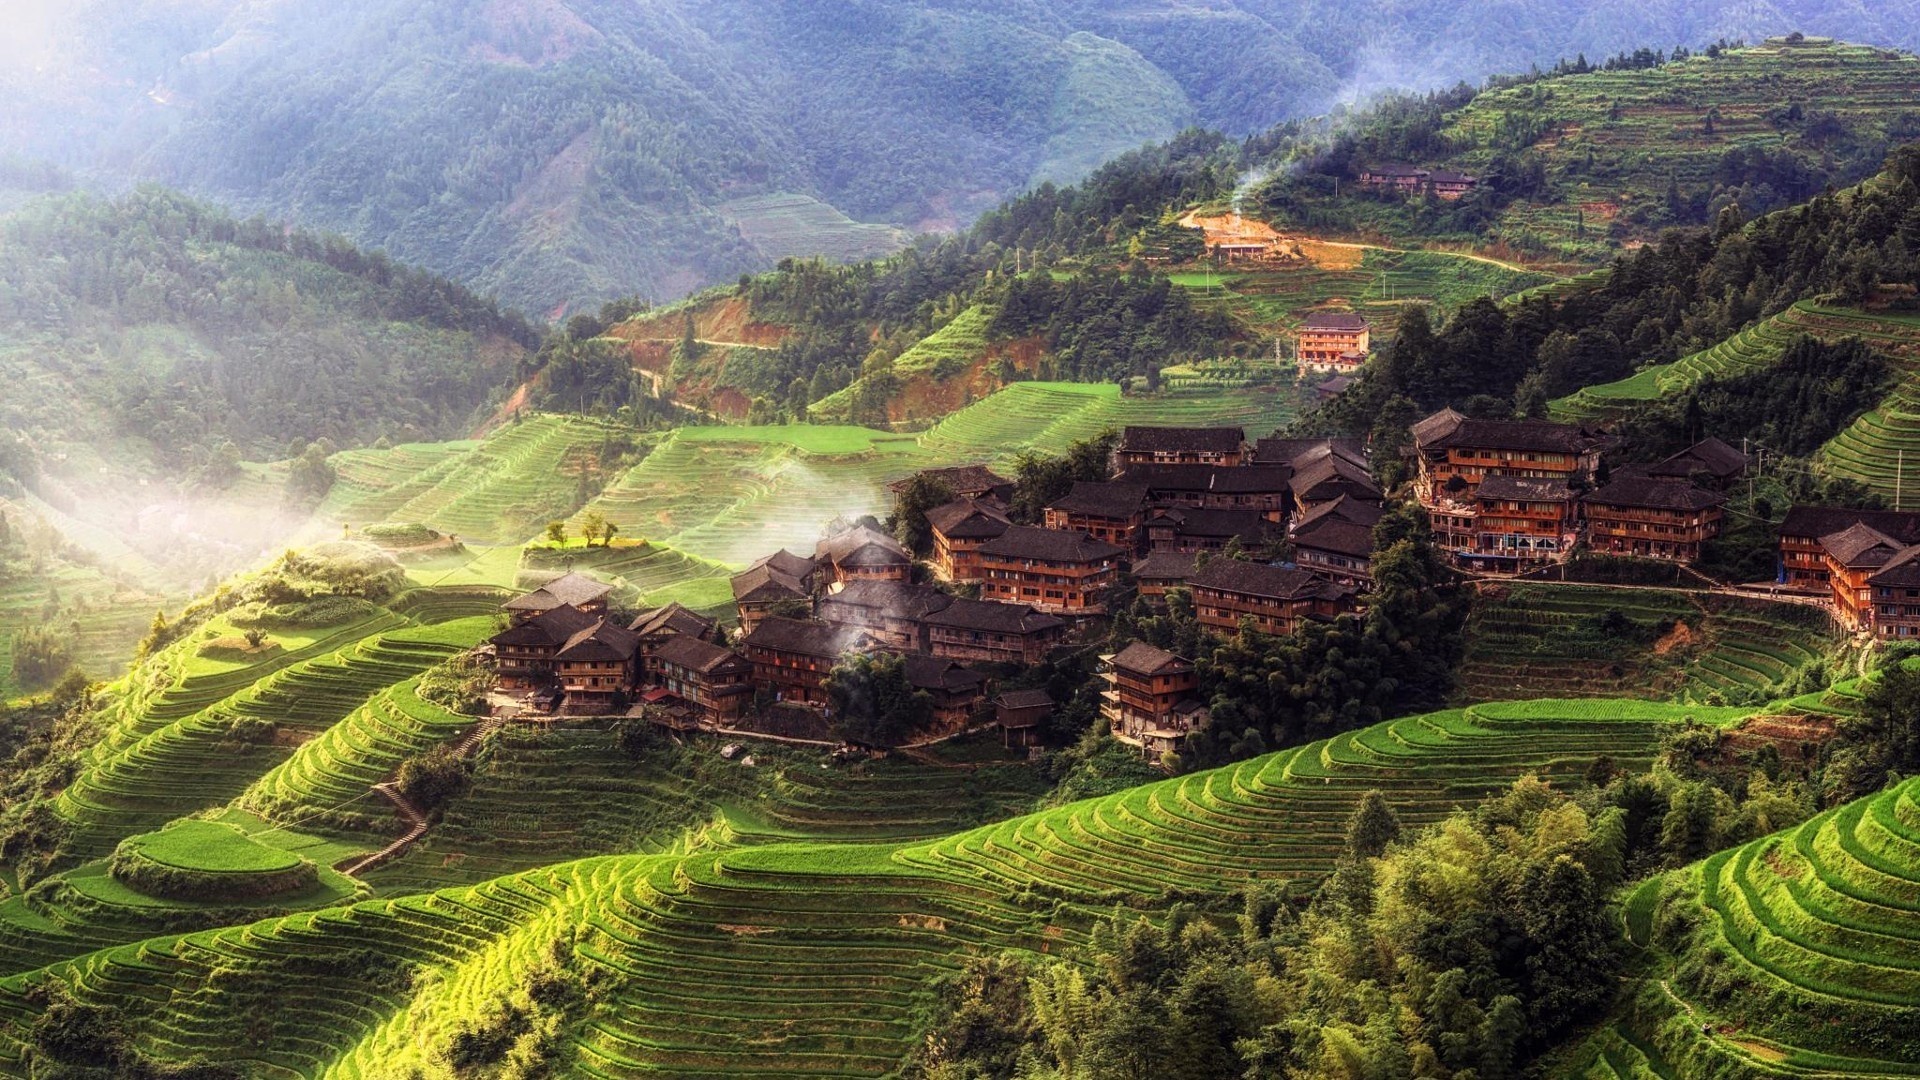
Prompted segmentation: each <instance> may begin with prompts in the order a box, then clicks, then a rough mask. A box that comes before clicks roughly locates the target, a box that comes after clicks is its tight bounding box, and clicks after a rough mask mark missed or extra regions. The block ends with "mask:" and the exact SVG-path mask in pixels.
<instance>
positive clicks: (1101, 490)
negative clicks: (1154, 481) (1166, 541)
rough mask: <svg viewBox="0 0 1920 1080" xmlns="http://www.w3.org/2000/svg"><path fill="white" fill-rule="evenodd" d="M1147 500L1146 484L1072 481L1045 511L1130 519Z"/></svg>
mask: <svg viewBox="0 0 1920 1080" xmlns="http://www.w3.org/2000/svg"><path fill="white" fill-rule="evenodd" d="M1146 501H1147V485H1145V484H1133V483H1108V482H1101V481H1090V480H1075V481H1074V482H1073V489H1072V490H1071V491H1068V492H1067V493H1066V494H1065V495H1063V496H1061V497H1060V498H1059V499H1057V500H1055V501H1054V503H1053V505H1052V506H1049V507H1047V509H1049V510H1058V511H1060V512H1061V513H1063V514H1082V515H1085V516H1087V517H1099V518H1115V519H1124V518H1130V517H1132V516H1133V515H1135V514H1137V513H1139V512H1140V508H1141V507H1142V506H1144V505H1145V504H1146Z"/></svg>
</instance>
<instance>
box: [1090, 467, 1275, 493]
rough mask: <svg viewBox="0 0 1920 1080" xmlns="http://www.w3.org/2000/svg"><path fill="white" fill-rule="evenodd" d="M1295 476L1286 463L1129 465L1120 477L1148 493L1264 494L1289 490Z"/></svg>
mask: <svg viewBox="0 0 1920 1080" xmlns="http://www.w3.org/2000/svg"><path fill="white" fill-rule="evenodd" d="M1292 475H1293V471H1292V470H1291V469H1289V468H1288V467H1287V466H1285V465H1268V464H1262V465H1238V466H1235V465H1130V466H1128V467H1127V469H1126V471H1125V472H1122V473H1121V474H1120V479H1121V480H1123V481H1125V482H1127V483H1129V484H1139V485H1142V486H1144V487H1145V488H1146V489H1147V494H1148V495H1149V496H1153V495H1158V494H1160V493H1163V492H1173V491H1181V492H1194V491H1200V492H1213V493H1215V494H1220V495H1264V494H1268V493H1270V492H1280V491H1285V490H1287V484H1288V481H1289V480H1290V479H1291V477H1292Z"/></svg>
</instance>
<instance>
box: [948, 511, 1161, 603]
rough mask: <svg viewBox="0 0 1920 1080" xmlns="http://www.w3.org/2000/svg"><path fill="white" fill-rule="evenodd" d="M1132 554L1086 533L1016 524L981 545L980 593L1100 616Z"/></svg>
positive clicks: (997, 598) (1006, 599)
mask: <svg viewBox="0 0 1920 1080" xmlns="http://www.w3.org/2000/svg"><path fill="white" fill-rule="evenodd" d="M1128 554H1129V552H1128V551H1127V550H1126V549H1125V548H1122V547H1120V546H1119V545H1117V544H1109V543H1107V542H1106V541H1104V540H1095V539H1094V538H1093V537H1091V536H1088V535H1087V534H1085V533H1074V532H1061V531H1059V530H1057V529H1036V528H1032V527H1030V526H1025V525H1014V526H1010V527H1009V528H1008V529H1007V531H1006V532H1004V533H1001V534H1000V535H999V536H997V537H995V538H994V539H992V540H989V541H987V542H986V543H984V544H982V545H980V568H981V584H980V595H981V596H982V597H983V598H985V599H988V600H1001V601H1005V602H1007V603H1013V604H1031V605H1033V606H1034V607H1037V608H1039V609H1040V610H1042V611H1050V612H1061V613H1072V614H1084V615H1097V614H1099V613H1101V612H1102V611H1104V610H1106V608H1105V604H1106V592H1107V590H1108V589H1110V588H1112V586H1113V584H1114V582H1115V581H1116V580H1117V579H1118V577H1119V573H1120V560H1121V559H1122V558H1124V557H1126V556H1127V555H1128Z"/></svg>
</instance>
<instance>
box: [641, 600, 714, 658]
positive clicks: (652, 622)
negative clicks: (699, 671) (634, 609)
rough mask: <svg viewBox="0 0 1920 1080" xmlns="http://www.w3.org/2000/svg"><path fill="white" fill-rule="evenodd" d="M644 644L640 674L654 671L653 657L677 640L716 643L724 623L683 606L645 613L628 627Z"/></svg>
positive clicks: (654, 609) (672, 605)
mask: <svg viewBox="0 0 1920 1080" xmlns="http://www.w3.org/2000/svg"><path fill="white" fill-rule="evenodd" d="M627 629H629V630H631V631H633V633H634V636H635V637H636V638H637V639H638V640H639V642H640V658H639V661H638V662H639V665H640V672H641V674H642V675H645V674H647V673H649V672H650V671H652V665H651V661H652V659H653V654H654V652H655V651H657V650H658V649H659V648H660V646H661V645H663V644H665V643H666V642H667V641H668V640H669V639H671V638H674V637H691V638H698V639H700V640H702V641H713V640H716V639H718V638H719V636H720V624H719V623H717V622H715V621H713V620H712V619H709V618H707V617H706V616H705V615H702V614H700V613H699V612H697V611H693V610H691V609H690V608H687V607H685V606H683V605H681V604H679V603H672V604H668V605H667V606H665V607H658V608H653V609H652V610H650V611H643V612H641V613H640V614H639V615H638V616H636V617H635V618H634V620H633V621H632V622H630V623H628V624H627Z"/></svg>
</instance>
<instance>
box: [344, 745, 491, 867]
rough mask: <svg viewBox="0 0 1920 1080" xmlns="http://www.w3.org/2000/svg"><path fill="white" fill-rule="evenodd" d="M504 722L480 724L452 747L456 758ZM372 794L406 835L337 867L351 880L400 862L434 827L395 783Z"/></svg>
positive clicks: (382, 785) (383, 785) (385, 782)
mask: <svg viewBox="0 0 1920 1080" xmlns="http://www.w3.org/2000/svg"><path fill="white" fill-rule="evenodd" d="M502 722H503V721H501V720H500V719H499V718H497V717H488V718H487V719H485V720H482V721H480V723H478V724H476V725H475V726H474V729H473V730H472V731H469V732H467V734H466V735H465V736H464V737H462V738H461V740H460V741H459V742H457V743H454V744H453V756H454V757H456V758H465V757H466V756H467V755H468V754H470V753H472V752H473V748H474V747H476V746H478V745H480V740H481V739H484V738H486V737H487V734H488V733H489V732H491V731H493V730H494V729H495V728H497V727H499V726H500V725H501V723H502ZM373 790H374V791H376V792H378V793H379V794H380V797H381V798H383V799H385V800H387V801H388V802H390V803H392V804H393V812H394V813H395V814H397V815H399V817H400V820H401V821H404V822H406V824H407V831H406V832H404V833H401V834H400V836H399V838H398V839H396V840H394V841H393V843H391V844H388V845H387V846H386V847H383V848H381V849H380V850H379V851H376V852H374V853H372V854H371V855H360V856H355V857H353V858H350V859H345V860H342V861H341V862H338V863H335V864H334V867H333V868H334V869H335V870H338V871H340V872H341V873H343V874H345V875H347V876H348V877H358V876H360V875H361V874H363V873H365V872H367V871H368V870H371V869H373V868H374V867H376V866H379V865H380V864H382V863H384V862H387V861H388V860H390V859H395V858H398V857H399V856H400V855H402V854H403V853H405V852H406V850H407V849H408V848H410V847H412V846H413V845H414V844H416V843H418V842H419V841H420V838H421V837H423V836H425V835H427V830H428V829H429V828H431V827H432V825H433V823H432V822H431V821H429V820H427V815H425V814H423V813H421V812H420V808H419V807H417V806H415V805H413V804H412V803H410V802H408V801H407V797H406V796H405V795H402V794H401V793H400V788H399V785H398V784H396V783H395V782H394V781H393V780H383V781H381V782H380V783H378V784H375V785H373Z"/></svg>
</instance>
